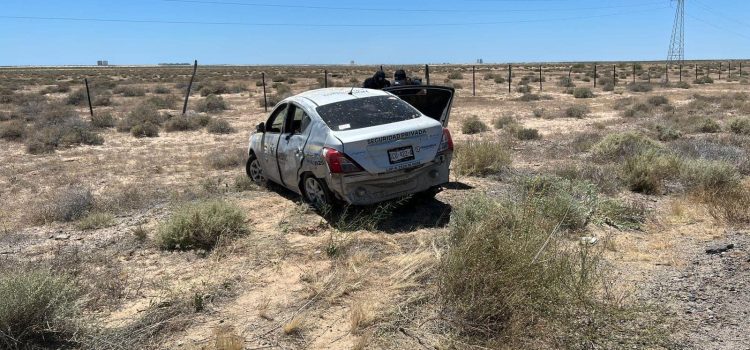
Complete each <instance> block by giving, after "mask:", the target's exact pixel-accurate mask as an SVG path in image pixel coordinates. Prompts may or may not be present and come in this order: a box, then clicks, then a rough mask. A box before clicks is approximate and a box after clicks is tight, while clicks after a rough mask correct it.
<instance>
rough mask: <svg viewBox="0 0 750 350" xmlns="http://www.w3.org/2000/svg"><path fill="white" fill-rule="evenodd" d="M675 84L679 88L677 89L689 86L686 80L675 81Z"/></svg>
mask: <svg viewBox="0 0 750 350" xmlns="http://www.w3.org/2000/svg"><path fill="white" fill-rule="evenodd" d="M675 86H676V87H677V88H679V89H689V88H690V84H688V82H686V81H681V82H679V83H677V85H675Z"/></svg>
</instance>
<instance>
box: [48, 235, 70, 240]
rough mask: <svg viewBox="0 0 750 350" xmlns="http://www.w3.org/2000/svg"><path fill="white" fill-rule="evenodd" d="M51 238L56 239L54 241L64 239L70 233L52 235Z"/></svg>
mask: <svg viewBox="0 0 750 350" xmlns="http://www.w3.org/2000/svg"><path fill="white" fill-rule="evenodd" d="M52 238H53V239H54V240H56V241H64V240H66V239H68V238H70V235H68V234H60V235H54V236H53V237H52Z"/></svg>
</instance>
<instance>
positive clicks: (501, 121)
mask: <svg viewBox="0 0 750 350" xmlns="http://www.w3.org/2000/svg"><path fill="white" fill-rule="evenodd" d="M515 123H517V122H516V118H515V117H514V116H513V115H511V114H503V115H502V116H499V117H497V118H495V120H493V121H492V125H493V126H494V127H495V129H503V128H505V127H506V126H508V125H510V124H515Z"/></svg>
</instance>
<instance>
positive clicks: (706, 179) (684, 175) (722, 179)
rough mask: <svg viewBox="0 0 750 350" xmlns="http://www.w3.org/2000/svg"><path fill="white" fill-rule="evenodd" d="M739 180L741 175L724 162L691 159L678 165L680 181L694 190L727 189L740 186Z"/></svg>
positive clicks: (712, 190)
mask: <svg viewBox="0 0 750 350" xmlns="http://www.w3.org/2000/svg"><path fill="white" fill-rule="evenodd" d="M741 180H742V175H740V173H739V172H738V171H737V169H736V168H735V167H734V166H732V165H731V164H729V163H726V162H721V161H709V160H703V159H691V160H684V161H683V162H682V164H681V165H680V182H681V183H682V184H683V185H684V186H685V187H686V188H687V189H689V190H692V191H696V192H717V191H728V190H730V189H732V188H735V187H741V186H742V183H741Z"/></svg>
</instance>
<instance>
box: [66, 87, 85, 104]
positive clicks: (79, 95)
mask: <svg viewBox="0 0 750 350" xmlns="http://www.w3.org/2000/svg"><path fill="white" fill-rule="evenodd" d="M65 103H67V104H69V105H73V106H80V105H83V104H84V103H86V90H84V89H78V90H75V91H73V92H71V93H70V94H68V97H67V98H66V99H65Z"/></svg>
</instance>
